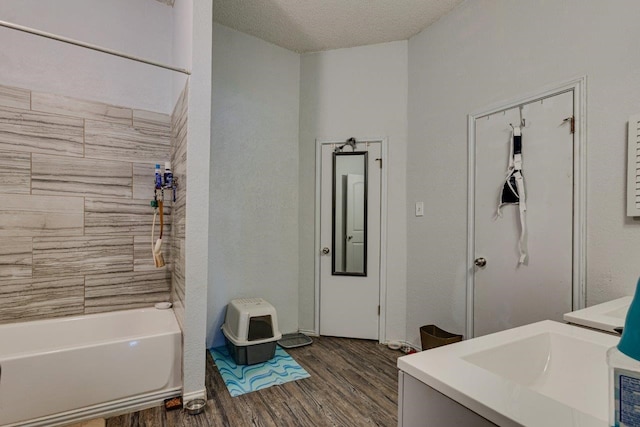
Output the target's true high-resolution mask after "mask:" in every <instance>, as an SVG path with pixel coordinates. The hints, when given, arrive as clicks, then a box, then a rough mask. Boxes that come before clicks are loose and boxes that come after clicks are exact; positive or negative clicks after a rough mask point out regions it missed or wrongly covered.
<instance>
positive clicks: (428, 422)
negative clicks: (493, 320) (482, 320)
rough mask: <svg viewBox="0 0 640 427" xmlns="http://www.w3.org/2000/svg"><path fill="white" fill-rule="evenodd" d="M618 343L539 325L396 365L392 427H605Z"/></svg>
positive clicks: (565, 327)
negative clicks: (610, 357)
mask: <svg viewBox="0 0 640 427" xmlns="http://www.w3.org/2000/svg"><path fill="white" fill-rule="evenodd" d="M618 340H619V338H618V337H616V336H614V335H609V334H603V333H600V332H596V331H593V330H589V329H585V328H580V327H576V326H572V325H567V324H564V323H558V322H553V321H543V322H538V323H533V324H530V325H526V326H522V327H519V328H514V329H510V330H507V331H502V332H498V333H495V334H491V335H487V336H483V337H480V338H476V339H473V340H468V341H463V342H461V343H457V344H452V345H448V346H444V347H439V348H435V349H432V350H427V351H423V352H420V353H416V354H413V355H409V356H404V357H401V358H399V359H398V368H399V370H400V371H399V384H398V386H399V399H398V425H399V426H400V427H414V426H415V427H417V426H422V427H425V426H427V427H430V426H444V425H455V426H463V427H464V426H467V427H487V426H495V425H498V426H508V427H511V426H528V427H529V426H530V427H537V426H540V427H543V426H544V427H553V426H563V427H566V426H581V427H606V426H607V425H608V422H607V419H608V408H609V399H608V370H607V363H606V351H607V350H608V349H609V348H610V347H612V346H614V345H616V344H617V343H618Z"/></svg>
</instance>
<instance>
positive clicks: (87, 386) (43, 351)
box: [0, 308, 182, 426]
mask: <svg viewBox="0 0 640 427" xmlns="http://www.w3.org/2000/svg"><path fill="white" fill-rule="evenodd" d="M181 341H182V340H181V333H180V328H179V327H178V323H177V321H176V318H175V316H174V314H173V310H158V309H155V308H144V309H137V310H126V311H117V312H112V313H101V314H91V315H86V316H77V317H65V318H59V319H52V320H38V321H33V322H24V323H14V324H9V325H0V369H1V371H0V426H5V425H9V426H14V425H19V426H23V425H24V426H54V425H62V424H65V423H69V422H71V421H80V420H82V419H88V418H94V417H97V416H105V415H112V414H116V413H122V412H128V411H129V410H134V409H139V408H143V407H149V406H153V405H155V404H159V403H161V402H162V400H163V399H166V398H168V397H173V396H176V395H179V394H180V390H181V370H182V367H181V357H182V356H181V355H182V351H181Z"/></svg>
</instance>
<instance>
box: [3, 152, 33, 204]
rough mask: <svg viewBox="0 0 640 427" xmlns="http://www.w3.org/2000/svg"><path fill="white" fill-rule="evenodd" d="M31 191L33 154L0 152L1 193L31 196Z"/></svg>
mask: <svg viewBox="0 0 640 427" xmlns="http://www.w3.org/2000/svg"><path fill="white" fill-rule="evenodd" d="M30 189H31V154H30V153H24V152H19V151H0V193H5V194H29V191H30Z"/></svg>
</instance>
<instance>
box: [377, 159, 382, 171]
mask: <svg viewBox="0 0 640 427" xmlns="http://www.w3.org/2000/svg"><path fill="white" fill-rule="evenodd" d="M376 162H380V169H382V159H381V158H377V159H376Z"/></svg>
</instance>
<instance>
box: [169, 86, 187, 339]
mask: <svg viewBox="0 0 640 427" xmlns="http://www.w3.org/2000/svg"><path fill="white" fill-rule="evenodd" d="M187 96H188V86H186V85H185V88H184V89H183V91H182V93H181V95H180V97H179V98H178V102H177V103H176V105H175V107H174V109H173V113H172V114H171V167H172V169H173V175H174V178H175V179H176V180H177V182H178V194H177V197H176V201H175V202H174V203H173V205H172V207H173V208H172V212H171V213H172V227H171V269H172V277H171V302H173V306H174V313H175V314H176V319H178V323H179V324H180V327H181V328H182V327H183V323H184V298H185V286H186V284H185V274H184V271H185V222H186V192H187V185H186V184H187V170H186V166H187V163H186V162H187V120H188V112H187Z"/></svg>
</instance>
